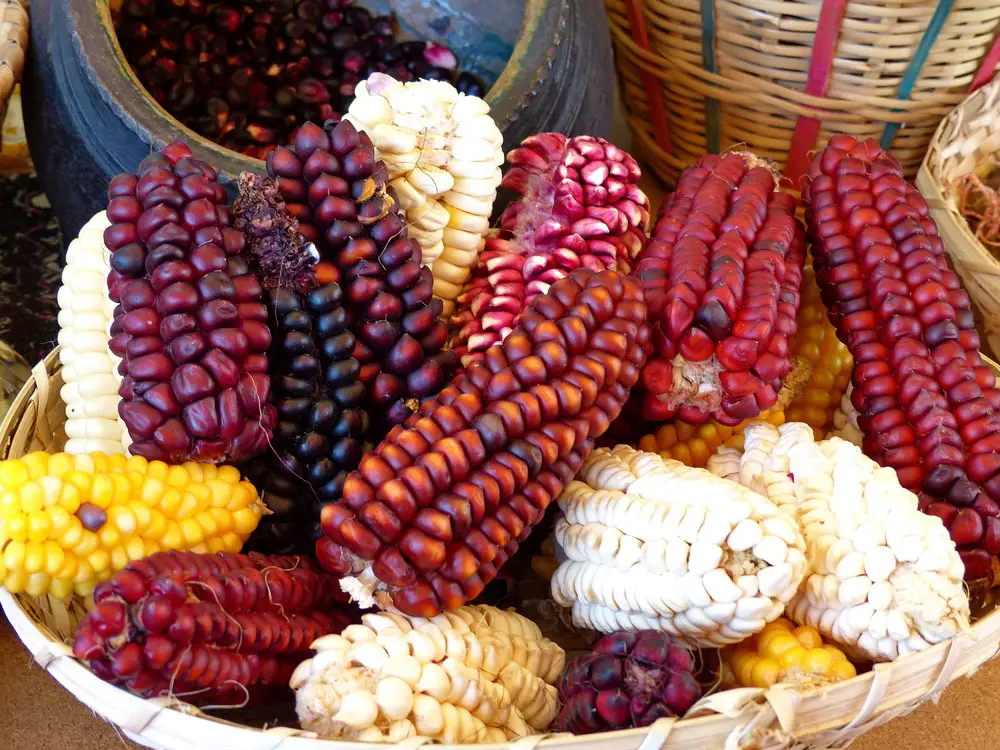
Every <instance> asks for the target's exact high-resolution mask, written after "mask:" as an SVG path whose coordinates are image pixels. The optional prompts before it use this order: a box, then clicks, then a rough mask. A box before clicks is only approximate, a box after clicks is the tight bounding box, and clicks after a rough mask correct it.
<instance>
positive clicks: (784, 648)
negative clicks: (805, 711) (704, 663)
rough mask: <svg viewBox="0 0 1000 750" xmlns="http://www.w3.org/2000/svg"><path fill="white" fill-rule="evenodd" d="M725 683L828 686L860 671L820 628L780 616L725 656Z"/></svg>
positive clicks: (756, 686)
mask: <svg viewBox="0 0 1000 750" xmlns="http://www.w3.org/2000/svg"><path fill="white" fill-rule="evenodd" d="M722 665H723V683H726V682H730V683H735V684H736V685H738V686H739V687H755V688H769V687H771V686H772V685H774V684H775V683H778V682H783V683H789V684H792V685H810V686H819V685H827V684H830V683H834V682H841V681H843V680H849V679H851V678H852V677H854V676H856V675H857V673H858V670H857V669H856V668H855V666H854V665H853V664H851V662H850V661H848V659H847V654H845V653H844V652H843V651H841V650H840V649H839V648H837V647H836V646H832V645H829V644H825V643H823V637H822V636H821V635H820V634H819V631H818V630H816V628H811V627H809V626H808V625H799V626H798V627H796V626H795V623H793V622H792V621H791V620H789V619H788V618H786V617H779V618H778V619H777V620H775V621H774V622H772V623H768V625H767V626H766V627H765V628H764V629H763V630H762V631H760V633H759V634H758V635H756V636H753V637H752V638H748V639H747V640H745V641H743V643H741V644H739V645H738V646H735V647H733V648H728V649H726V650H725V651H724V652H723V654H722Z"/></svg>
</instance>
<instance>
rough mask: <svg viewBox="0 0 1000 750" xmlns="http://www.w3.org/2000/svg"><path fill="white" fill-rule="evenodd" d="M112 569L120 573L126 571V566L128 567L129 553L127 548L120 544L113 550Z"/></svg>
mask: <svg viewBox="0 0 1000 750" xmlns="http://www.w3.org/2000/svg"><path fill="white" fill-rule="evenodd" d="M110 554H111V569H112V570H115V571H118V570H124V569H125V566H126V565H128V562H129V560H128V553H127V552H126V551H125V548H124V547H123V546H122V545H120V544H118V545H116V546H114V547H112V548H111V553H110Z"/></svg>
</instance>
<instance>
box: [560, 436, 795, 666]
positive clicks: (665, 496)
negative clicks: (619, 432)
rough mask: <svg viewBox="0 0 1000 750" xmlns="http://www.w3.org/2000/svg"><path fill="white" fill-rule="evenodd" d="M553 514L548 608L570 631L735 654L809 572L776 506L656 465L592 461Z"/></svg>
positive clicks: (622, 449)
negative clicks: (621, 634)
mask: <svg viewBox="0 0 1000 750" xmlns="http://www.w3.org/2000/svg"><path fill="white" fill-rule="evenodd" d="M558 502H559V507H560V508H561V509H562V511H563V513H564V514H565V516H564V517H563V518H560V519H559V520H558V521H557V522H556V529H555V539H556V543H557V544H558V545H559V547H560V548H561V549H562V551H563V553H564V554H565V555H566V558H567V560H566V562H564V563H562V564H561V565H560V566H559V569H558V570H556V573H555V575H554V576H553V577H552V598H553V599H555V600H556V602H557V603H558V604H561V605H563V606H566V607H572V611H573V624H574V625H576V626H578V627H587V628H592V629H595V630H600V631H602V632H605V633H613V632H615V631H617V630H621V629H625V630H644V629H653V630H664V631H666V632H667V633H670V635H672V636H674V637H675V638H676V639H678V640H679V641H680V642H682V643H684V644H686V645H690V646H721V645H725V644H728V643H736V642H738V641H741V640H743V639H744V638H746V637H747V636H749V635H752V634H753V633H756V632H758V631H759V630H761V629H762V628H763V627H764V625H765V624H766V623H767V622H769V621H771V620H774V619H775V618H777V617H778V616H780V615H781V613H782V611H783V610H784V608H785V604H787V602H788V601H789V600H790V599H791V598H792V596H793V595H794V594H795V592H796V590H797V589H798V587H799V584H800V583H801V582H802V578H803V576H804V575H805V572H806V559H805V556H804V555H803V550H805V542H804V541H803V540H802V535H801V534H800V533H799V532H798V529H796V528H795V525H794V524H793V523H792V522H791V521H789V520H788V519H786V518H785V517H784V516H782V515H780V514H779V513H778V509H777V508H776V507H775V506H774V504H773V503H771V502H769V501H768V500H765V499H764V498H762V497H760V496H759V495H757V494H756V493H755V492H750V491H748V490H745V489H744V488H742V487H740V486H739V485H738V484H736V483H734V482H730V481H728V480H727V481H723V480H719V479H718V478H716V477H713V476H712V475H711V474H710V473H709V472H707V471H705V470H704V469H694V468H691V467H688V466H684V465H683V464H681V463H679V462H677V461H664V460H663V459H662V458H660V457H659V456H657V455H656V454H655V453H644V452H642V451H637V450H635V449H634V448H630V447H628V446H625V445H619V446H617V447H616V448H615V449H614V450H611V451H609V450H607V449H606V448H601V449H598V450H596V451H594V452H593V453H592V454H590V456H589V457H588V458H587V459H586V460H584V462H583V466H582V467H581V469H580V473H579V474H578V478H577V479H575V480H573V481H572V482H570V484H569V485H568V486H567V487H566V489H565V490H564V491H563V493H562V494H561V495H560V496H559V500H558Z"/></svg>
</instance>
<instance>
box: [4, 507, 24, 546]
mask: <svg viewBox="0 0 1000 750" xmlns="http://www.w3.org/2000/svg"><path fill="white" fill-rule="evenodd" d="M4 535H5V536H6V537H7V538H8V539H13V540H14V541H17V542H26V541H28V516H27V515H26V514H24V513H17V514H16V515H11V516H7V518H6V520H5V522H4Z"/></svg>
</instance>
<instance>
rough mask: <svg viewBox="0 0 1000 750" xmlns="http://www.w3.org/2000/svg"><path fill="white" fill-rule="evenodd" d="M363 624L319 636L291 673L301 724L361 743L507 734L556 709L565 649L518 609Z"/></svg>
mask: <svg viewBox="0 0 1000 750" xmlns="http://www.w3.org/2000/svg"><path fill="white" fill-rule="evenodd" d="M361 623H362V624H360V625H351V626H349V627H347V628H346V629H345V630H344V631H343V633H341V634H340V635H328V636H324V637H323V638H320V639H319V640H317V641H315V642H314V643H313V644H312V648H313V649H315V650H316V652H317V653H316V655H315V656H314V657H313V658H312V659H309V660H307V661H305V662H303V663H302V664H300V665H299V666H298V668H297V669H296V670H295V673H294V674H293V675H292V679H291V687H292V689H293V690H295V691H296V696H295V697H296V710H297V712H298V716H299V721H300V723H301V724H302V726H303V728H305V729H307V730H309V731H313V732H316V733H318V734H320V735H321V736H323V737H336V738H346V739H352V740H358V741H361V742H399V741H400V740H403V739H405V738H407V737H414V736H421V737H430V738H432V739H437V740H441V741H442V742H447V743H477V742H507V741H508V740H510V739H514V738H517V737H524V736H527V735H530V734H537V733H539V732H541V731H543V730H545V729H546V727H548V725H549V724H550V723H551V722H552V720H553V719H554V718H555V716H556V712H557V710H558V699H557V690H556V688H555V686H554V685H553V683H554V682H555V681H556V680H557V679H558V677H559V675H560V674H561V672H562V669H563V666H564V665H565V661H566V655H565V653H564V652H563V650H562V649H561V648H560V647H559V646H558V645H556V644H555V643H553V642H552V641H550V640H548V639H547V638H543V637H542V634H541V631H540V630H539V629H538V627H537V626H536V625H535V624H534V623H533V622H531V621H530V620H528V619H527V618H525V617H522V616H521V615H518V614H516V613H514V612H507V611H504V610H500V609H497V608H495V607H486V606H482V605H479V606H467V607H460V608H458V609H456V610H454V611H452V612H447V613H443V614H440V615H437V616H435V617H433V618H430V619H426V618H421V617H410V616H408V615H402V614H398V613H392V612H382V613H378V614H367V615H364V616H363V617H362V618H361Z"/></svg>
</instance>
